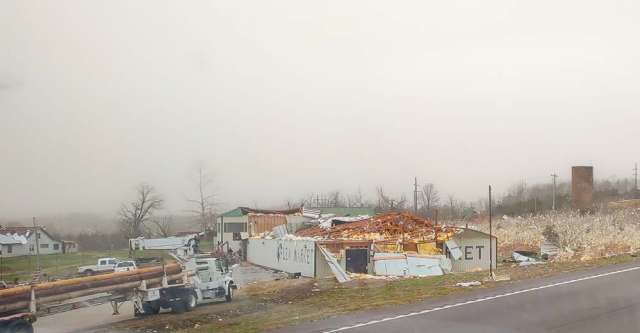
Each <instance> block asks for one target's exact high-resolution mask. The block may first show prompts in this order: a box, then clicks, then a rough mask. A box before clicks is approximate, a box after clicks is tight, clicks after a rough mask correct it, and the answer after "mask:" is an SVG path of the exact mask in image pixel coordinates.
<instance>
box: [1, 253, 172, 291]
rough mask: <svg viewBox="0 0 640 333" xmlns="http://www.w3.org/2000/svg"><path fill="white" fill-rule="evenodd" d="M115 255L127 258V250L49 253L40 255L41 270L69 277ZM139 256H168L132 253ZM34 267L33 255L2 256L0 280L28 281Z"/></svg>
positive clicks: (51, 275)
mask: <svg viewBox="0 0 640 333" xmlns="http://www.w3.org/2000/svg"><path fill="white" fill-rule="evenodd" d="M104 257H115V258H119V259H127V258H128V257H129V252H128V251H127V250H113V251H86V252H78V253H68V254H50V255H41V256H40V266H41V267H42V272H43V273H44V274H46V275H47V276H48V277H52V278H69V277H73V276H75V275H76V273H77V269H78V267H79V266H84V265H95V264H96V263H97V261H98V259H99V258H104ZM140 257H164V258H166V259H168V258H169V256H168V255H167V253H166V252H165V251H145V252H137V253H134V258H140ZM35 269H36V257H35V256H21V257H13V258H2V259H1V264H0V280H4V281H6V282H7V283H13V282H14V281H16V279H17V281H19V282H21V281H29V280H30V279H31V274H32V273H33V271H34V270H35Z"/></svg>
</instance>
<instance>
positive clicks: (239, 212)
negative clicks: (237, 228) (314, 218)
mask: <svg viewBox="0 0 640 333" xmlns="http://www.w3.org/2000/svg"><path fill="white" fill-rule="evenodd" d="M251 213H254V214H282V215H293V214H302V207H300V208H294V209H285V210H271V209H254V208H249V207H238V208H235V209H232V210H230V211H228V212H226V213H222V214H220V216H223V217H241V216H245V215H247V214H251Z"/></svg>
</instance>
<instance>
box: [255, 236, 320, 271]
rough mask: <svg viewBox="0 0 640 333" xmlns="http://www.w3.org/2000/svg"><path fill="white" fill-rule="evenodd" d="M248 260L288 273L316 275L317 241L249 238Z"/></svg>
mask: <svg viewBox="0 0 640 333" xmlns="http://www.w3.org/2000/svg"><path fill="white" fill-rule="evenodd" d="M247 261H249V262H251V263H253V264H256V265H260V266H264V267H269V268H272V269H276V270H279V271H283V272H287V273H300V274H301V275H302V276H306V277H314V275H315V242H313V241H307V240H286V239H258V238H252V239H249V244H248V246H247Z"/></svg>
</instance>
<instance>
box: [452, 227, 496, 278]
mask: <svg viewBox="0 0 640 333" xmlns="http://www.w3.org/2000/svg"><path fill="white" fill-rule="evenodd" d="M491 240H492V242H491V244H492V249H491V250H489V234H487V233H484V232H482V231H478V230H473V229H468V228H467V229H464V230H463V231H461V232H460V233H457V234H455V235H454V236H453V237H452V238H451V239H450V240H448V241H447V242H446V243H445V245H446V246H445V254H446V255H447V257H448V258H449V259H451V271H452V272H454V273H457V272H474V271H480V270H489V263H490V262H492V266H493V269H496V262H497V260H496V259H497V254H496V252H497V249H498V239H497V238H496V236H492V237H491ZM490 252H491V257H493V261H491V260H490V259H489V258H490V256H489V254H490Z"/></svg>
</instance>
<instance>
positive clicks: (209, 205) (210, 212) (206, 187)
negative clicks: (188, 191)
mask: <svg viewBox="0 0 640 333" xmlns="http://www.w3.org/2000/svg"><path fill="white" fill-rule="evenodd" d="M212 182H213V181H212V179H211V177H210V176H209V174H208V173H207V171H206V170H205V169H204V167H203V166H202V165H200V166H198V169H197V170H196V188H197V196H196V198H194V199H187V201H188V202H189V203H190V204H191V205H192V206H193V207H194V208H193V209H190V210H189V212H191V213H193V214H195V215H196V216H197V217H198V225H199V226H200V231H206V230H207V229H208V228H209V227H210V226H211V225H212V221H214V220H215V216H214V215H215V213H214V212H215V209H214V207H215V203H214V198H215V195H214V194H213V192H212V191H211V185H212Z"/></svg>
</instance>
